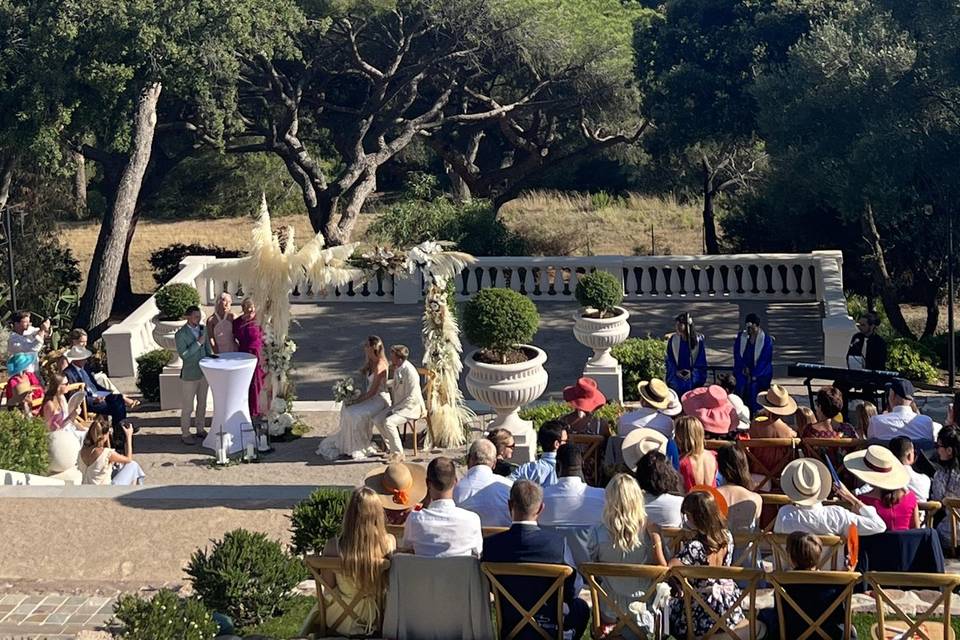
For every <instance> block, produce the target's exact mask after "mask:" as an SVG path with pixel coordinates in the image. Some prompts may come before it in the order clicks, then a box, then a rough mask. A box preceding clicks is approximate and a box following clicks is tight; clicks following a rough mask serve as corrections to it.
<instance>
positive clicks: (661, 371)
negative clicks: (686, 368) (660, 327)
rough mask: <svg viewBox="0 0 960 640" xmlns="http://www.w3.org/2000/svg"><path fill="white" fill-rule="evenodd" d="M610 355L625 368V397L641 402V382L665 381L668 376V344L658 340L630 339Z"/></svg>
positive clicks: (614, 349)
mask: <svg viewBox="0 0 960 640" xmlns="http://www.w3.org/2000/svg"><path fill="white" fill-rule="evenodd" d="M610 353H611V354H612V355H613V357H614V358H616V359H617V360H619V361H620V366H621V367H623V396H624V398H625V399H626V400H639V399H640V395H639V393H638V392H637V385H638V384H639V383H640V381H641V380H649V379H650V378H660V379H663V378H664V377H665V376H666V375H667V364H666V358H667V343H666V341H665V340H660V339H658V338H649V337H647V338H630V339H629V340H627V341H626V342H623V343H622V344H618V345H617V346H615V347H614V348H613V349H611V350H610Z"/></svg>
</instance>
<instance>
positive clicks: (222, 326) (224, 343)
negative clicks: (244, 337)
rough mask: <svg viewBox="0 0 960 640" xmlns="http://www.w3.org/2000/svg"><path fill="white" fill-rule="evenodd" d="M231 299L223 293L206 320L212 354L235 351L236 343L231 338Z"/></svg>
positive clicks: (232, 320)
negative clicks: (211, 339)
mask: <svg viewBox="0 0 960 640" xmlns="http://www.w3.org/2000/svg"><path fill="white" fill-rule="evenodd" d="M232 304H233V298H232V297H231V296H230V294H229V293H227V292H226V291H224V292H223V293H221V294H220V298H219V299H218V300H217V308H216V309H214V310H213V314H212V315H211V316H210V317H209V318H207V335H208V336H211V337H212V338H213V341H212V344H211V345H210V346H211V347H213V352H214V353H232V352H234V351H236V350H237V341H236V340H234V338H233V323H234V321H235V318H234V315H233V312H231V311H230V305H232Z"/></svg>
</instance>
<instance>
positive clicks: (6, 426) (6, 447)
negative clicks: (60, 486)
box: [0, 411, 50, 476]
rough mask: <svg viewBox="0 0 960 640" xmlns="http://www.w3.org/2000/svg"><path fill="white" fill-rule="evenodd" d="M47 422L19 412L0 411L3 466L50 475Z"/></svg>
mask: <svg viewBox="0 0 960 640" xmlns="http://www.w3.org/2000/svg"><path fill="white" fill-rule="evenodd" d="M49 464H50V459H49V456H48V453H47V425H46V424H45V423H44V421H43V420H41V419H40V418H34V417H32V416H30V417H28V416H25V415H23V414H22V413H20V412H19V411H0V469H5V470H6V471H19V472H20V473H33V474H37V475H42V476H45V475H47V470H48V468H49Z"/></svg>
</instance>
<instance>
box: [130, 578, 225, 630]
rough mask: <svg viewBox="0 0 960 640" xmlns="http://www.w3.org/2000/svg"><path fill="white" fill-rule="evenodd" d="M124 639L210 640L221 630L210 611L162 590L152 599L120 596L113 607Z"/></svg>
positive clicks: (198, 602)
mask: <svg viewBox="0 0 960 640" xmlns="http://www.w3.org/2000/svg"><path fill="white" fill-rule="evenodd" d="M113 612H114V615H115V616H116V617H117V620H119V621H120V622H121V623H122V624H123V629H122V630H121V632H120V636H119V637H120V638H123V639H124V640H211V639H212V638H214V637H215V636H216V635H217V631H218V630H219V629H218V627H217V623H216V622H214V620H213V616H212V615H211V613H210V611H209V610H208V609H207V608H206V607H205V606H204V605H203V603H202V602H200V601H199V600H197V599H195V598H189V599H186V598H180V597H179V596H177V594H176V593H174V592H173V591H170V590H169V589H161V590H160V591H158V592H157V593H156V595H154V596H153V598H151V599H149V600H145V599H144V598H141V597H140V596H136V595H124V596H120V599H119V600H117V603H116V605H114V608H113Z"/></svg>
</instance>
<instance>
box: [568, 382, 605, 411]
mask: <svg viewBox="0 0 960 640" xmlns="http://www.w3.org/2000/svg"><path fill="white" fill-rule="evenodd" d="M563 400H564V402H566V403H567V404H569V405H570V406H571V407H573V408H574V409H579V410H580V411H584V412H586V413H593V412H594V411H596V410H597V408H598V407H602V406H603V405H604V404H606V402H607V399H606V398H605V397H604V395H603V393H601V391H600V389H598V388H597V381H596V380H594V379H593V378H587V377H583V378H580V379H579V380H577V384H574V385H571V386H569V387H564V389H563Z"/></svg>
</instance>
